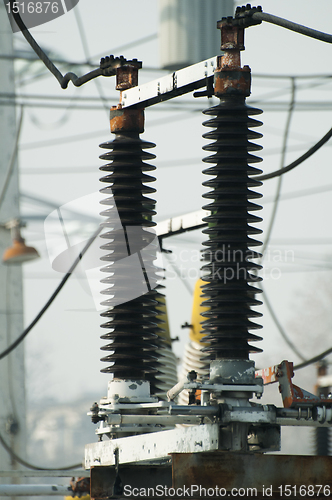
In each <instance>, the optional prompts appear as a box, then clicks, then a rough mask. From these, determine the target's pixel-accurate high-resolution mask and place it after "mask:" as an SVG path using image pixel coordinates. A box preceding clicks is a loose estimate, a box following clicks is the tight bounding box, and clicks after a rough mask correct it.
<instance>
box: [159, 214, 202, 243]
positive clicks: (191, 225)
mask: <svg viewBox="0 0 332 500" xmlns="http://www.w3.org/2000/svg"><path fill="white" fill-rule="evenodd" d="M210 213H211V212H210V211H208V210H196V211H195V212H189V213H187V214H183V215H179V216H178V217H172V218H171V219H166V220H163V221H160V222H157V225H156V228H155V229H156V233H157V236H164V237H165V236H172V235H173V234H180V233H184V232H185V231H190V230H194V229H198V228H199V227H203V226H207V223H206V222H203V220H202V219H203V217H207V216H208V215H210Z"/></svg>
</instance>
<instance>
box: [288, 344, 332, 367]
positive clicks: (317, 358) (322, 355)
mask: <svg viewBox="0 0 332 500" xmlns="http://www.w3.org/2000/svg"><path fill="white" fill-rule="evenodd" d="M331 353H332V347H330V348H329V349H327V350H326V351H323V352H321V353H320V354H317V356H314V357H313V358H310V359H306V360H305V361H303V363H299V364H297V365H295V366H294V367H293V369H294V370H300V369H301V368H305V367H306V366H309V365H312V364H313V363H316V362H317V361H320V360H321V359H324V358H326V356H328V355H329V354H331Z"/></svg>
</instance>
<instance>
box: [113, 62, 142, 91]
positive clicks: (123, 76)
mask: <svg viewBox="0 0 332 500" xmlns="http://www.w3.org/2000/svg"><path fill="white" fill-rule="evenodd" d="M141 66H142V64H141ZM141 66H138V64H136V65H133V64H128V65H126V66H122V67H120V68H117V70H116V87H115V88H116V90H126V89H130V88H131V87H136V86H137V85H138V70H139V67H141Z"/></svg>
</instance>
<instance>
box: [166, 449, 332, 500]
mask: <svg viewBox="0 0 332 500" xmlns="http://www.w3.org/2000/svg"><path fill="white" fill-rule="evenodd" d="M172 470H173V472H172V474H173V487H174V488H177V487H180V486H183V485H186V486H190V485H201V486H202V487H204V488H211V487H215V486H218V487H219V488H225V489H226V490H227V491H230V490H231V489H232V488H256V489H257V492H258V493H259V492H260V493H262V488H263V485H269V486H272V490H273V491H274V492H276V493H278V487H279V486H280V485H282V484H289V485H292V486H294V485H296V486H301V485H304V486H305V485H308V486H309V485H314V484H324V485H329V486H331V487H332V474H331V471H332V457H320V456H297V455H294V456H283V455H261V454H237V453H227V452H214V453H193V454H189V453H174V454H172Z"/></svg>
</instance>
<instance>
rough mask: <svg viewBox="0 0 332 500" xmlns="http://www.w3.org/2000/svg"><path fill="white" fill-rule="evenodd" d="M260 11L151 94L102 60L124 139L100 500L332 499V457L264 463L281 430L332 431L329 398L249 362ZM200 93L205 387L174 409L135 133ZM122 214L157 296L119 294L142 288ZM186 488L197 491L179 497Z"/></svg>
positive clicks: (102, 409)
mask: <svg viewBox="0 0 332 500" xmlns="http://www.w3.org/2000/svg"><path fill="white" fill-rule="evenodd" d="M260 10H261V9H260V8H253V9H252V8H251V6H250V5H248V6H246V7H243V8H238V9H237V11H236V14H235V17H234V18H223V19H222V20H221V21H219V22H218V24H217V27H218V28H219V29H220V31H221V50H222V51H223V55H221V56H217V57H216V58H211V59H209V60H207V61H203V62H201V63H198V64H196V65H193V66H190V67H188V68H184V69H182V70H179V71H177V72H174V73H172V74H171V75H169V76H166V77H164V78H162V79H159V80H156V81H154V82H151V83H148V84H145V85H142V86H138V79H137V74H138V70H139V68H140V67H141V63H140V62H139V61H137V60H132V61H127V60H125V59H123V58H114V57H113V56H110V57H109V58H105V59H103V60H102V62H101V66H103V69H104V70H106V71H108V70H109V71H110V74H115V73H116V77H117V87H116V88H117V89H118V90H120V102H119V104H118V105H117V106H114V107H113V108H112V109H111V132H112V133H113V134H115V139H114V140H113V141H110V142H107V143H104V144H102V145H101V147H102V148H103V149H105V150H106V151H107V152H106V153H104V154H103V155H102V156H101V158H102V159H104V160H106V161H107V162H108V163H107V164H106V165H105V166H103V167H101V170H102V171H105V173H106V175H105V177H103V178H102V179H101V180H102V182H103V183H105V186H106V187H104V188H103V189H102V192H104V193H105V194H107V195H109V196H108V198H106V199H105V200H104V201H102V204H103V205H105V206H106V209H105V210H104V212H103V213H102V215H104V216H105V217H106V219H105V222H104V223H103V226H104V227H106V232H104V233H103V234H102V237H103V238H104V240H105V242H106V243H105V244H104V245H103V247H102V248H104V249H105V250H106V251H107V254H105V257H104V258H103V259H102V260H104V261H105V262H106V266H105V267H104V268H103V269H102V271H103V272H105V276H106V277H105V279H103V280H102V282H103V283H105V284H106V285H107V288H106V289H105V290H104V291H103V292H102V293H104V294H105V301H104V302H103V305H104V306H105V307H106V311H105V312H104V313H102V316H103V317H104V318H105V319H106V323H104V324H103V325H102V327H103V328H105V329H106V330H107V332H106V333H105V334H104V335H103V336H102V339H104V340H106V345H105V346H103V347H102V350H103V351H105V352H106V354H107V355H106V356H105V357H103V359H102V361H103V362H106V363H108V366H107V367H106V368H104V369H103V370H102V371H104V372H109V373H113V380H111V381H110V382H109V386H108V394H107V396H106V398H103V399H102V400H101V402H100V403H99V404H97V403H95V404H94V405H93V406H92V408H91V412H90V415H91V417H92V420H93V422H94V423H98V428H97V431H96V433H97V435H98V439H99V440H98V442H96V443H92V444H88V445H87V446H86V450H85V468H86V469H90V470H91V497H92V498H95V499H101V498H117V497H119V498H124V497H128V496H130V495H131V496H133V497H134V496H135V494H136V496H137V494H138V493H139V491H141V493H142V492H143V493H144V488H145V490H146V491H148V490H147V489H148V488H151V489H150V490H149V491H150V493H149V497H150V498H152V497H153V493H154V492H156V491H157V490H154V488H156V487H157V486H158V485H165V487H166V486H167V487H168V488H173V489H172V490H168V491H167V488H166V489H165V490H164V491H163V492H162V495H159V494H158V495H157V494H156V493H155V495H156V497H158V498H160V496H162V497H164V498H170V497H171V496H174V495H175V497H176V498H178V497H180V496H186V495H188V494H189V496H190V497H192V498H202V497H204V498H205V497H207V496H209V497H210V496H211V497H219V496H220V494H221V491H223V492H224V493H225V494H226V496H227V495H228V496H230V494H231V492H232V491H234V490H233V489H237V490H239V489H240V488H249V489H250V488H254V489H255V490H256V496H258V497H263V496H265V495H266V491H265V490H264V488H266V486H267V485H268V487H269V488H270V490H269V494H270V496H272V497H278V498H280V497H281V496H283V495H286V496H287V494H288V493H289V495H288V496H292V497H296V496H298V495H301V496H305V497H309V496H310V495H311V493H312V490H311V489H310V488H312V486H313V487H314V488H316V489H314V495H315V496H326V495H327V493H329V492H330V488H331V486H332V457H323V456H314V457H311V456H281V455H273V454H266V453H267V452H273V451H279V450H280V428H281V426H312V427H319V428H324V427H329V426H331V424H332V400H331V398H330V397H319V396H315V395H313V394H310V393H309V392H307V391H305V390H303V389H301V388H299V387H297V386H295V385H294V384H293V382H292V377H293V375H294V373H293V364H292V363H291V362H288V361H282V362H281V363H280V364H279V365H278V366H274V367H270V368H267V369H265V370H260V371H256V370H255V364H254V362H253V361H252V360H250V359H249V353H251V352H259V351H261V350H260V349H259V348H257V347H254V346H253V345H251V342H256V341H259V340H261V337H259V336H257V335H256V334H253V333H251V330H258V329H259V328H260V325H259V324H257V323H256V318H258V317H259V316H261V314H260V313H259V312H257V311H256V310H255V309H253V307H256V306H259V305H260V304H261V302H260V301H259V299H258V298H257V297H258V294H259V292H260V290H259V288H258V284H259V281H260V278H259V277H258V272H257V271H259V269H260V268H261V266H260V265H259V264H258V263H256V262H255V260H256V259H258V258H259V257H261V254H260V253H259V252H258V251H257V248H258V247H259V246H260V245H261V243H260V242H259V241H257V240H256V239H255V235H257V234H259V233H261V231H260V230H259V229H257V228H256V226H255V224H256V223H259V222H260V221H261V219H260V217H259V216H257V215H256V212H257V211H258V210H259V209H260V208H261V207H260V206H259V205H258V204H257V203H255V201H256V200H257V199H258V198H259V197H260V196H261V195H260V194H258V193H257V192H255V191H254V190H253V188H255V187H257V186H259V185H261V182H260V181H258V180H256V179H255V177H256V176H257V174H259V173H261V171H260V170H259V169H257V168H256V167H255V166H254V165H255V164H256V163H259V162H260V161H261V159H260V158H259V157H257V156H256V155H255V154H252V153H255V152H256V151H258V150H260V149H261V147H260V146H258V145H257V144H255V143H254V142H251V141H252V140H256V139H259V138H260V137H262V135H261V134H260V133H259V132H257V131H256V130H252V129H256V127H259V126H260V125H262V123H261V122H260V121H258V120H257V119H256V116H257V115H259V114H260V113H261V110H259V109H256V108H252V107H249V106H247V105H246V102H245V101H246V98H247V97H248V96H249V95H250V86H251V73H250V68H249V67H248V66H244V67H241V61H240V52H241V51H242V50H244V32H245V28H247V27H248V26H250V25H253V24H259V22H260V21H255V20H254V19H253V17H252V13H255V12H260ZM202 87H206V90H204V91H200V92H196V93H195V94H194V96H195V97H199V96H202V95H205V96H206V95H215V96H216V97H218V98H219V104H218V105H217V106H214V107H211V108H209V109H207V110H205V111H203V113H204V114H205V115H207V117H208V120H207V121H205V122H204V124H203V125H204V126H206V127H207V128H208V129H209V131H208V132H206V133H205V134H204V137H205V138H207V139H209V140H211V141H212V142H211V143H210V144H208V145H207V146H204V148H203V149H204V150H205V151H208V152H209V154H210V155H209V156H208V157H206V158H204V160H203V161H204V162H205V163H206V164H207V168H206V169H205V170H204V174H206V175H207V176H209V180H207V181H206V182H205V183H204V185H205V186H207V187H208V188H210V189H211V190H210V191H209V192H208V193H206V194H205V195H204V198H206V200H207V204H206V205H205V206H204V207H203V209H204V210H205V211H206V213H207V214H208V215H207V216H206V217H205V218H204V219H203V222H202V224H203V225H205V226H206V228H205V229H204V230H203V232H204V233H205V234H206V235H207V240H206V241H205V242H204V243H203V245H204V250H203V253H202V260H203V261H204V264H203V268H202V271H203V278H202V279H203V282H204V284H203V286H202V302H203V304H202V305H203V306H204V307H205V308H206V309H205V312H204V313H203V314H202V330H203V333H204V344H205V347H204V348H203V349H202V353H204V356H205V358H204V359H205V360H206V361H207V364H208V366H209V376H208V377H207V378H204V379H202V380H201V379H199V378H198V377H197V373H196V372H195V371H193V372H190V373H189V374H188V377H187V379H186V380H183V381H182V382H180V383H179V384H177V385H176V386H175V387H173V388H172V389H171V390H169V391H168V393H167V398H166V397H165V394H164V395H163V394H162V391H161V390H160V388H161V382H160V374H161V373H162V372H163V369H165V364H167V363H166V362H165V359H163V357H162V356H158V352H160V350H161V349H162V348H163V346H165V339H164V338H163V334H162V331H163V328H162V323H161V321H160V316H159V313H158V310H159V308H160V304H161V303H162V293H161V290H160V287H158V286H156V284H157V282H158V272H159V269H158V268H157V267H156V266H155V265H154V259H155V253H154V251H153V249H152V247H151V242H152V241H153V229H152V228H153V226H154V225H155V224H154V223H153V221H152V217H153V215H154V213H155V212H154V203H155V202H154V200H153V199H151V198H150V194H152V193H153V191H154V189H153V188H151V187H150V182H151V181H153V178H152V177H151V176H150V175H149V172H150V171H152V170H153V169H154V167H152V166H151V165H150V164H149V163H146V160H148V161H149V160H151V159H153V158H154V156H153V155H152V154H151V153H150V152H146V151H145V150H146V149H150V148H152V147H153V144H151V143H149V142H145V141H142V140H141V139H140V137H139V135H140V134H141V133H142V132H143V131H144V108H145V107H148V106H151V105H153V104H156V103H158V102H162V101H165V100H168V99H171V98H173V97H176V96H178V95H182V94H185V93H188V92H192V91H195V90H197V89H199V88H202ZM112 206H116V207H117V210H118V212H119V215H120V218H121V221H122V224H123V228H124V231H125V234H126V241H127V243H128V249H129V250H130V251H131V252H133V251H138V252H139V251H140V249H143V248H147V247H149V248H150V254H149V255H150V257H149V258H148V259H147V260H145V263H144V266H143V269H144V273H143V274H144V279H145V282H146V283H149V286H150V288H149V291H148V293H145V294H144V295H142V296H140V297H139V298H137V299H135V300H131V301H127V302H124V300H123V299H124V297H125V296H124V295H123V296H122V295H121V294H125V287H123V286H122V285H123V283H126V286H133V283H134V285H135V286H136V285H137V283H136V282H135V278H134V277H130V278H128V276H127V277H126V273H125V272H124V270H123V269H122V270H121V266H120V267H119V266H117V267H116V269H115V268H112V263H114V262H115V261H116V260H117V259H119V258H120V252H119V244H118V243H117V240H116V237H115V234H114V233H112V216H111V207H112ZM198 225H200V224H198ZM179 229H180V230H181V229H182V228H179ZM133 231H134V233H135V238H134V239H133V237H132V234H133ZM157 234H158V233H157ZM159 236H160V234H159ZM131 242H134V243H131ZM252 248H253V249H252ZM140 279H141V280H142V278H140ZM133 280H134V281H133ZM143 281H144V280H143ZM120 284H121V286H119V285H120ZM119 303H121V305H118V304H119ZM158 318H159V319H158ZM274 382H276V383H279V390H280V392H281V396H282V400H283V407H281V408H277V407H275V406H274V405H261V404H258V403H255V402H252V401H251V399H252V397H253V395H254V394H255V395H256V396H257V398H260V397H261V395H262V393H263V389H264V385H266V384H270V383H274ZM183 390H187V391H188V392H189V404H188V405H179V404H176V403H175V402H174V400H175V398H176V397H177V395H178V394H179V393H180V392H181V391H183ZM285 485H288V488H289V489H288V491H287V492H286V493H285V490H283V489H282V488H284V486H285ZM315 485H316V486H315ZM319 485H322V488H320V489H319ZM184 486H186V487H187V488H189V490H185V492H184V494H183V491H184V490H183V489H181V488H183V487H184ZM324 487H325V490H324ZM141 488H142V490H141ZM198 488H203V489H204V488H205V490H202V489H201V490H199V489H198ZM213 488H215V490H213ZM218 488H219V490H218ZM280 488H281V489H280ZM300 488H302V490H301V492H300ZM318 489H319V491H318ZM208 490H209V492H208V493H207V491H208ZM188 492H189V493H188ZM159 493H161V492H160V490H159ZM303 493H305V495H303ZM329 494H330V493H329ZM204 495H205V496H204Z"/></svg>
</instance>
